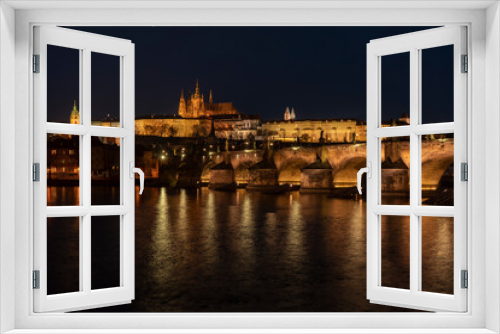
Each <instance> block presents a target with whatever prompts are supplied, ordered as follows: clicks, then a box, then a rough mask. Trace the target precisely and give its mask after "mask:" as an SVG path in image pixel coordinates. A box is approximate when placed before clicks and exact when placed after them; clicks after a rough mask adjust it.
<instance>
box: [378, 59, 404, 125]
mask: <svg viewBox="0 0 500 334" xmlns="http://www.w3.org/2000/svg"><path fill="white" fill-rule="evenodd" d="M381 66H382V68H381V77H382V78H381V79H382V88H381V90H382V91H381V100H382V101H381V102H382V103H381V105H382V127H385V126H401V125H408V124H410V53H409V52H404V53H398V54H394V55H388V56H383V57H382V60H381Z"/></svg>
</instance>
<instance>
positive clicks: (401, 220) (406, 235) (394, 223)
mask: <svg viewBox="0 0 500 334" xmlns="http://www.w3.org/2000/svg"><path fill="white" fill-rule="evenodd" d="M381 231H382V286H385V287H391V288H399V289H410V217H407V216H382V217H381Z"/></svg>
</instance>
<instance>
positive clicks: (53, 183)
mask: <svg viewBox="0 0 500 334" xmlns="http://www.w3.org/2000/svg"><path fill="white" fill-rule="evenodd" d="M79 184H80V137H79V136H74V135H60V134H52V133H49V134H47V205H48V206H58V205H80V187H79Z"/></svg>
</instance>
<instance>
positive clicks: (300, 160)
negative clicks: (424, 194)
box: [202, 138, 454, 189]
mask: <svg viewBox="0 0 500 334" xmlns="http://www.w3.org/2000/svg"><path fill="white" fill-rule="evenodd" d="M453 147H454V146H453V138H448V139H434V140H424V141H422V187H423V188H424V189H436V187H437V185H438V184H439V181H440V179H441V177H442V176H443V174H444V172H445V171H446V170H447V169H448V168H449V167H450V166H451V164H453V158H454V152H453ZM325 150H326V158H327V160H328V162H329V163H330V165H331V166H332V173H333V182H334V184H335V185H336V186H341V187H342V186H353V185H355V184H356V174H357V172H358V170H359V169H360V168H362V167H365V166H366V144H365V143H362V144H339V145H326V146H325ZM321 151H322V147H321V146H317V147H291V148H284V149H279V150H276V151H274V156H273V159H274V163H275V165H276V167H277V168H278V171H279V180H278V181H279V182H280V183H293V184H298V183H300V178H301V171H302V169H303V168H304V167H306V166H307V165H309V164H311V163H313V162H315V161H316V158H317V157H318V156H320V155H321ZM227 154H228V153H225V152H223V153H219V154H215V155H214V156H213V157H212V159H211V160H210V161H209V162H208V163H207V164H206V165H205V167H204V170H203V174H202V180H203V181H207V180H208V171H209V170H210V168H211V167H213V166H215V165H216V164H217V163H219V162H222V161H224V160H225V159H226V155H227ZM229 154H230V159H231V164H232V165H233V168H234V169H235V178H236V181H237V182H244V181H245V179H246V178H247V177H248V168H249V167H250V166H252V165H253V164H255V163H258V162H260V161H261V160H262V156H263V151H262V150H245V151H232V152H229ZM381 155H382V156H381V158H382V161H386V160H387V159H390V160H391V161H393V162H395V161H398V160H400V159H401V160H402V161H403V162H404V163H405V165H406V166H407V167H408V168H409V167H410V143H409V141H387V142H383V143H382V152H381Z"/></svg>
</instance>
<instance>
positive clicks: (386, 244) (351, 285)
mask: <svg viewBox="0 0 500 334" xmlns="http://www.w3.org/2000/svg"><path fill="white" fill-rule="evenodd" d="M104 190H105V191H104ZM48 192H49V198H50V201H51V202H52V203H54V204H56V203H57V204H58V205H61V203H64V202H65V201H62V200H61V198H60V197H61V194H62V193H63V192H64V194H65V196H68V199H69V198H70V197H71V198H72V199H71V200H76V199H77V197H78V191H77V189H76V188H71V187H66V188H62V187H58V188H56V187H52V188H50V189H49V190H48ZM116 193H117V191H113V189H111V190H110V189H99V188H98V187H94V188H93V192H92V196H93V197H94V198H95V199H97V198H99V197H105V196H106V197H109V196H114V195H113V194H116ZM69 194H72V195H69ZM395 202H397V201H395ZM50 228H51V227H50V225H49V229H50ZM381 229H382V258H383V260H382V284H383V285H384V286H391V287H400V288H405V287H406V288H407V287H408V286H409V279H408V276H409V221H408V219H407V217H384V218H383V219H382V226H381ZM422 233H423V235H422V243H423V245H422V247H423V255H422V266H423V275H424V277H423V283H422V287H423V289H424V290H426V291H435V292H445V293H453V285H452V282H453V275H452V273H453V261H452V259H453V220H450V219H449V218H427V220H425V221H423V222H422ZM104 234H105V233H102V234H99V236H97V237H98V238H100V239H101V238H102V240H93V242H92V244H93V245H95V244H99V242H103V243H106V242H107V241H106V240H107V236H105V235H104ZM93 237H96V236H95V235H93ZM135 237H136V248H135V252H136V267H135V268H136V299H135V300H134V301H133V302H132V303H131V304H129V305H124V306H116V307H108V308H103V309H99V310H96V311H102V312H103V311H105V312H366V311H379V312H387V311H404V310H403V309H397V308H391V307H386V306H379V305H375V304H371V303H370V302H369V301H368V300H366V205H365V202H363V201H361V200H359V201H353V200H343V199H333V198H328V197H327V196H326V195H324V194H300V193H299V192H292V193H291V194H286V195H265V194H258V193H247V192H246V191H245V190H243V189H239V190H237V191H236V192H220V191H213V190H209V189H207V188H201V189H199V190H167V189H166V188H146V189H145V190H144V194H143V195H142V196H136V235H135ZM75 249H76V250H77V248H75ZM59 251H60V250H59ZM49 252H50V247H49ZM108 269H109V268H108ZM105 275H106V273H105V272H104V269H103V272H102V275H98V274H97V273H93V275H92V277H97V278H96V279H100V278H99V277H101V279H102V280H106V278H105V277H103V276H105ZM93 284H94V282H93ZM97 285H98V284H97ZM97 285H96V286H97Z"/></svg>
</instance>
